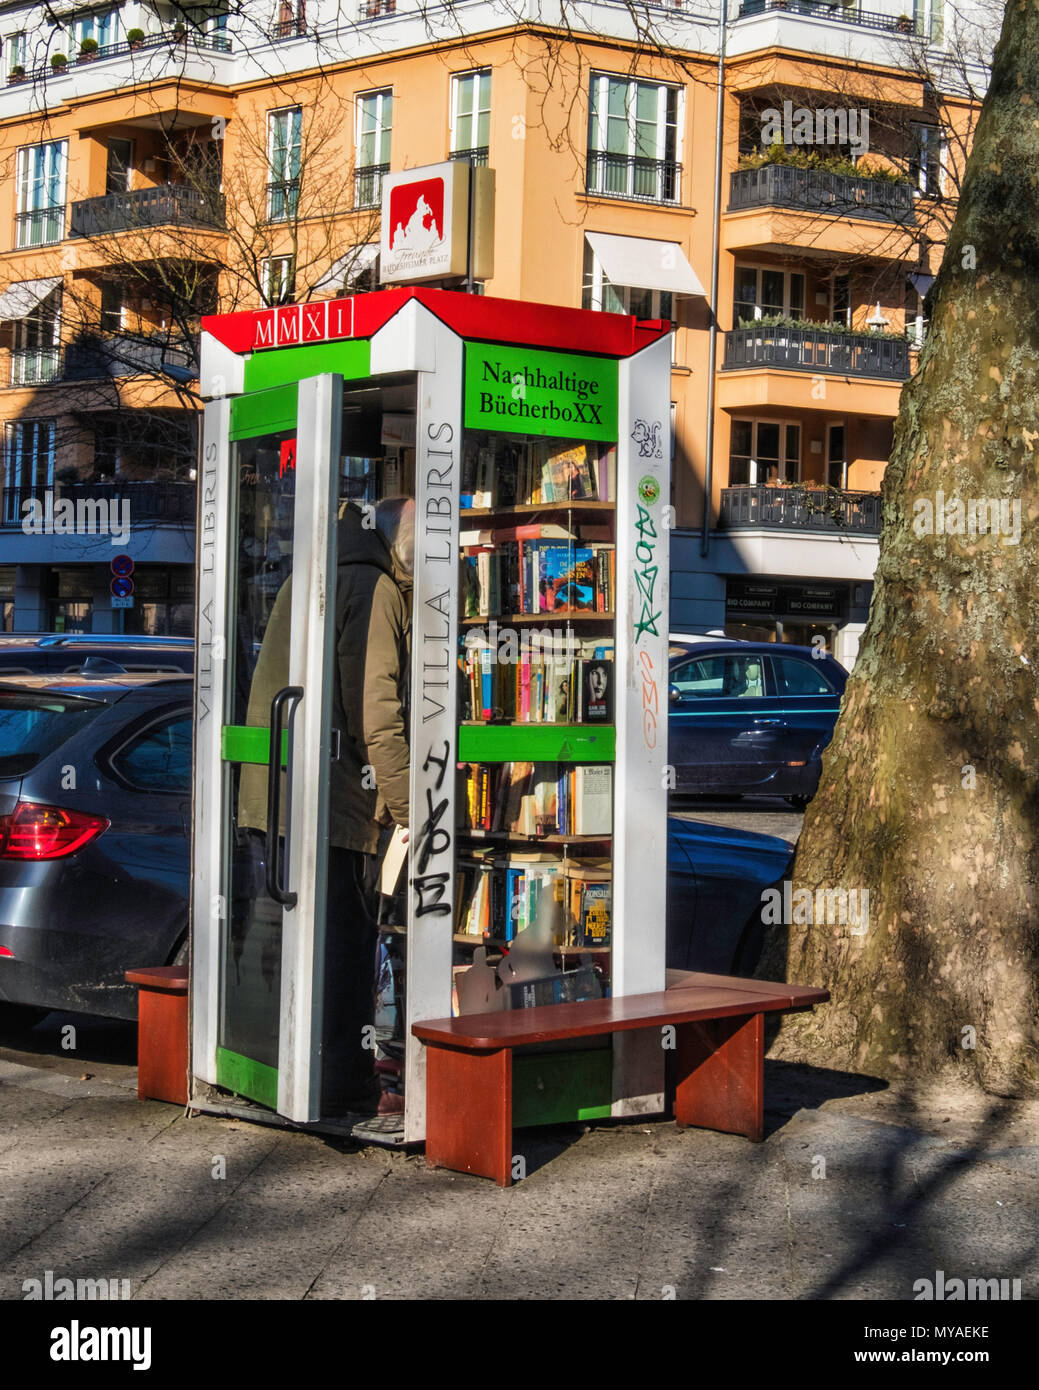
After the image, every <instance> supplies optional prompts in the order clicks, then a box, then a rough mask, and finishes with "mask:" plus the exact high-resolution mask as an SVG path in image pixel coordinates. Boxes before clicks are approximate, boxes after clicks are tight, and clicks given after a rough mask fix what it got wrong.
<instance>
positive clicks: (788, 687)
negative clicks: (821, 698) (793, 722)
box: [772, 656, 834, 695]
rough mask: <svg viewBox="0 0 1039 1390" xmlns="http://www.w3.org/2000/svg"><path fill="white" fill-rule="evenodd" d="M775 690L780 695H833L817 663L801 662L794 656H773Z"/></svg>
mask: <svg viewBox="0 0 1039 1390" xmlns="http://www.w3.org/2000/svg"><path fill="white" fill-rule="evenodd" d="M772 667H773V669H774V671H775V673H776V690H777V691H778V693H779V694H780V695H833V694H834V688H833V686H832V685H831V684H830V682H829V681H828V680H827V679H826V677H825V676H824V675H823V673H822V671H821V669H820V667H819V665H818V663H816V662H812V661H801V660H800V659H799V658H798V657H796V656H774V657H773V658H772Z"/></svg>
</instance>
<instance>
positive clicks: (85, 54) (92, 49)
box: [76, 39, 100, 63]
mask: <svg viewBox="0 0 1039 1390" xmlns="http://www.w3.org/2000/svg"><path fill="white" fill-rule="evenodd" d="M99 46H100V45H99V44H98V41H97V39H84V40H83V42H82V43H81V44H80V46H79V57H78V58H77V59H76V61H77V62H78V63H92V62H93V61H94V59H95V58H96V57H97V50H98V48H99Z"/></svg>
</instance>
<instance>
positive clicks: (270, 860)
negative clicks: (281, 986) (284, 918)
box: [264, 685, 303, 907]
mask: <svg viewBox="0 0 1039 1390" xmlns="http://www.w3.org/2000/svg"><path fill="white" fill-rule="evenodd" d="M302 699H303V687H302V686H301V685H286V686H284V687H283V688H282V689H281V690H279V691H278V693H277V695H275V697H274V699H273V700H272V701H271V746H270V752H269V753H268V755H267V835H266V849H265V853H264V870H265V876H266V880H267V892H268V894H269V895H270V897H272V898H273V899H274V901H275V902H276V903H281V905H282V907H295V906H296V894H295V893H290V892H289V891H288V889H287V888H286V887H285V885H284V883H283V882H282V880H281V875H280V874H279V873H278V826H279V823H280V822H281V735H282V719H283V717H284V714H285V708H286V706H287V705H288V704H289V702H290V701H291V703H292V709H291V712H290V714H289V721H288V733H289V756H288V761H287V764H286V767H285V782H286V793H285V854H284V868H285V871H286V872H288V864H289V832H290V830H291V828H292V723H293V720H294V719H295V716H296V710H297V709H298V708H299V702H300V700H302Z"/></svg>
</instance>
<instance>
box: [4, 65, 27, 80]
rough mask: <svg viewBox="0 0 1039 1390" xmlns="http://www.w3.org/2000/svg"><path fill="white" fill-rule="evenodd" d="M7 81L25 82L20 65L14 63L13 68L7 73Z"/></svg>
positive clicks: (23, 72)
mask: <svg viewBox="0 0 1039 1390" xmlns="http://www.w3.org/2000/svg"><path fill="white" fill-rule="evenodd" d="M7 80H8V82H24V81H25V69H24V68H23V67H22V65H21V63H15V65H14V67H13V68H12V69H11V71H10V72H9V73H8V76H7Z"/></svg>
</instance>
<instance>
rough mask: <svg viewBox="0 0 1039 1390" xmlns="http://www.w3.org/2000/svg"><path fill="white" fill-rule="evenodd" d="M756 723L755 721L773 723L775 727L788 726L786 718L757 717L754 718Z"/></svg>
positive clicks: (783, 727) (782, 727)
mask: <svg viewBox="0 0 1039 1390" xmlns="http://www.w3.org/2000/svg"><path fill="white" fill-rule="evenodd" d="M754 723H755V724H772V725H773V726H774V727H775V728H777V729H785V728H786V720H785V719H755V720H754Z"/></svg>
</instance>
